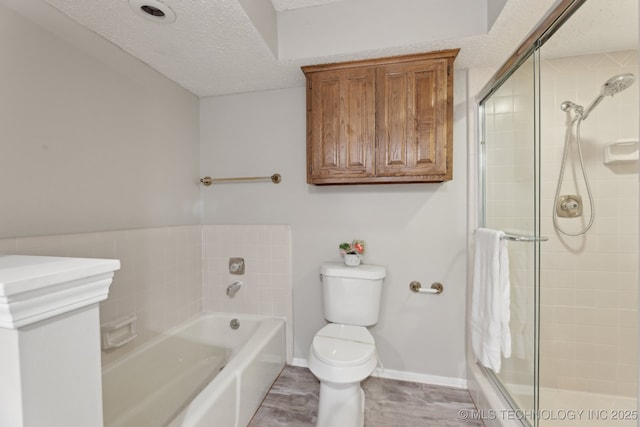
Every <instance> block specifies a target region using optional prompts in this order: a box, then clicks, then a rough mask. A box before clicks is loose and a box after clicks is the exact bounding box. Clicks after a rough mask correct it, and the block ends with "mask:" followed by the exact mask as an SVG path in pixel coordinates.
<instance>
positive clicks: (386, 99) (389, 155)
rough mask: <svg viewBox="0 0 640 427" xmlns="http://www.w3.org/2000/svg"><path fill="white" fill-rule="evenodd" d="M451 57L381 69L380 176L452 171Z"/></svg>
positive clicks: (378, 119)
mask: <svg viewBox="0 0 640 427" xmlns="http://www.w3.org/2000/svg"><path fill="white" fill-rule="evenodd" d="M447 81H448V78H447V61H446V60H430V61H415V62H414V63H411V64H393V65H387V66H382V67H379V68H378V74H377V86H378V87H377V96H378V100H377V112H376V113H377V117H376V120H377V136H378V144H379V145H380V146H381V148H382V147H383V148H384V150H380V151H379V152H382V151H384V156H378V159H377V162H376V174H377V176H419V175H437V174H444V173H445V172H446V171H447V150H446V149H445V147H447V119H446V116H445V114H446V111H447Z"/></svg>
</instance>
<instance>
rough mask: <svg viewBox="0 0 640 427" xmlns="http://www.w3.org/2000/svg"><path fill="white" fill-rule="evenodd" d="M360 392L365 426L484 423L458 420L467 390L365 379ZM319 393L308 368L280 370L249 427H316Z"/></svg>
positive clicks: (467, 406) (468, 407)
mask: <svg viewBox="0 0 640 427" xmlns="http://www.w3.org/2000/svg"><path fill="white" fill-rule="evenodd" d="M362 388H363V389H364V391H365V395H366V401H365V402H366V410H365V427H431V426H433V427H458V426H482V425H483V424H482V423H481V422H480V421H477V420H465V419H463V416H461V411H462V412H467V411H468V413H470V412H471V411H474V410H475V406H474V404H473V402H472V401H471V396H470V395H469V393H468V392H467V391H466V390H461V389H456V388H450V387H440V386H433V385H428V384H420V383H414V382H408V381H397V380H389V379H382V378H375V377H370V378H368V379H366V380H365V381H364V382H363V383H362ZM319 390H320V384H319V382H318V380H317V379H316V378H315V377H314V376H313V374H312V373H311V372H309V370H308V369H306V368H299V367H293V366H287V367H285V369H284V370H283V371H282V373H281V374H280V376H279V377H278V379H277V380H276V382H275V383H274V385H273V387H271V390H270V391H269V393H268V394H267V397H266V398H265V400H264V402H262V406H260V408H259V409H258V412H257V413H256V415H255V416H254V417H253V420H252V421H251V423H250V424H249V426H248V427H279V426H287V427H313V426H315V422H316V414H317V409H318V392H319ZM336 427H343V426H336Z"/></svg>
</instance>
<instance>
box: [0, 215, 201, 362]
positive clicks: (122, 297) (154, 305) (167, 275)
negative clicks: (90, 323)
mask: <svg viewBox="0 0 640 427" xmlns="http://www.w3.org/2000/svg"><path fill="white" fill-rule="evenodd" d="M201 252H202V250H201V232H200V226H185V227H166V228H150V229H139V230H125V231H111V232H97V233H83V234H72V235H59V236H43V237H26V238H15V239H3V240H0V254H23V255H41V256H65V257H83V258H115V259H119V260H120V262H121V269H120V270H119V271H117V272H116V273H115V275H114V279H113V282H112V284H111V287H110V289H109V297H108V298H107V299H106V300H105V301H103V302H101V303H100V322H101V323H106V322H109V321H112V320H115V319H117V318H119V317H122V316H126V315H130V314H134V315H136V316H137V319H138V321H137V331H138V337H137V338H136V339H135V340H134V341H132V342H131V343H129V344H127V345H125V346H123V347H121V348H119V349H116V350H111V351H103V352H102V362H103V364H106V363H108V362H111V361H113V360H115V359H116V358H119V357H121V356H123V355H124V354H127V353H128V352H130V351H132V350H133V349H135V348H136V347H138V346H140V345H142V344H144V343H145V342H147V341H148V340H149V339H151V338H153V337H156V336H158V335H159V334H162V333H163V332H165V331H166V330H167V329H169V328H171V327H174V326H176V325H177V324H179V323H181V322H183V321H185V320H187V319H189V318H191V317H193V316H195V315H196V314H197V313H199V312H200V311H201V306H202V261H201V260H202V255H201Z"/></svg>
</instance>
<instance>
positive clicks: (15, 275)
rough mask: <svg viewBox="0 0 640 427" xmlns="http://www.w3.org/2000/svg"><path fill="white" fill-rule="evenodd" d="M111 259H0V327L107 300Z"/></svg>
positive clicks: (20, 324)
mask: <svg viewBox="0 0 640 427" xmlns="http://www.w3.org/2000/svg"><path fill="white" fill-rule="evenodd" d="M119 269H120V261H119V260H115V259H94V258H61V257H41V256H26V255H2V256H0V328H5V329H17V328H20V327H23V326H26V325H30V324H32V323H34V322H38V321H40V320H45V319H49V318H51V317H54V316H57V315H60V314H64V313H67V312H69V311H72V310H75V309H78V308H82V307H85V306H88V305H90V304H94V303H97V302H100V301H102V300H104V299H106V298H107V296H108V294H109V285H111V281H112V279H113V272H114V271H116V270H119Z"/></svg>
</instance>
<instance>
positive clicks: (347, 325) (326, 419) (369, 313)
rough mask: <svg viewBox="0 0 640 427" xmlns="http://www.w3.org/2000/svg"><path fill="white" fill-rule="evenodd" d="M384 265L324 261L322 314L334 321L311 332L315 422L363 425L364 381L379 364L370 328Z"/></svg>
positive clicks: (333, 426)
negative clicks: (316, 398) (316, 401)
mask: <svg viewBox="0 0 640 427" xmlns="http://www.w3.org/2000/svg"><path fill="white" fill-rule="evenodd" d="M385 275H386V270H385V268H384V267H381V266H377V265H359V266H358V267H347V266H346V265H344V264H339V263H326V264H322V265H321V267H320V277H321V280H322V304H323V308H324V317H325V319H327V320H328V321H329V322H331V323H330V324H328V325H326V326H325V327H324V328H322V329H320V330H319V331H318V332H317V333H316V335H315V336H314V337H313V342H312V343H311V348H310V349H309V360H308V363H309V370H311V372H312V373H313V374H314V375H315V376H316V377H317V378H318V379H319V380H320V403H319V406H318V421H317V422H316V427H338V426H339V427H362V426H363V425H364V392H363V390H362V388H361V387H360V382H361V381H362V380H364V379H365V378H367V377H368V376H369V375H371V373H372V372H373V370H374V369H375V367H376V365H377V364H378V357H377V354H376V343H375V341H374V339H373V336H371V333H369V330H367V328H366V327H367V326H372V325H374V324H376V323H377V322H378V315H379V313H380V297H381V294H382V281H383V280H384V277H385Z"/></svg>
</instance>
